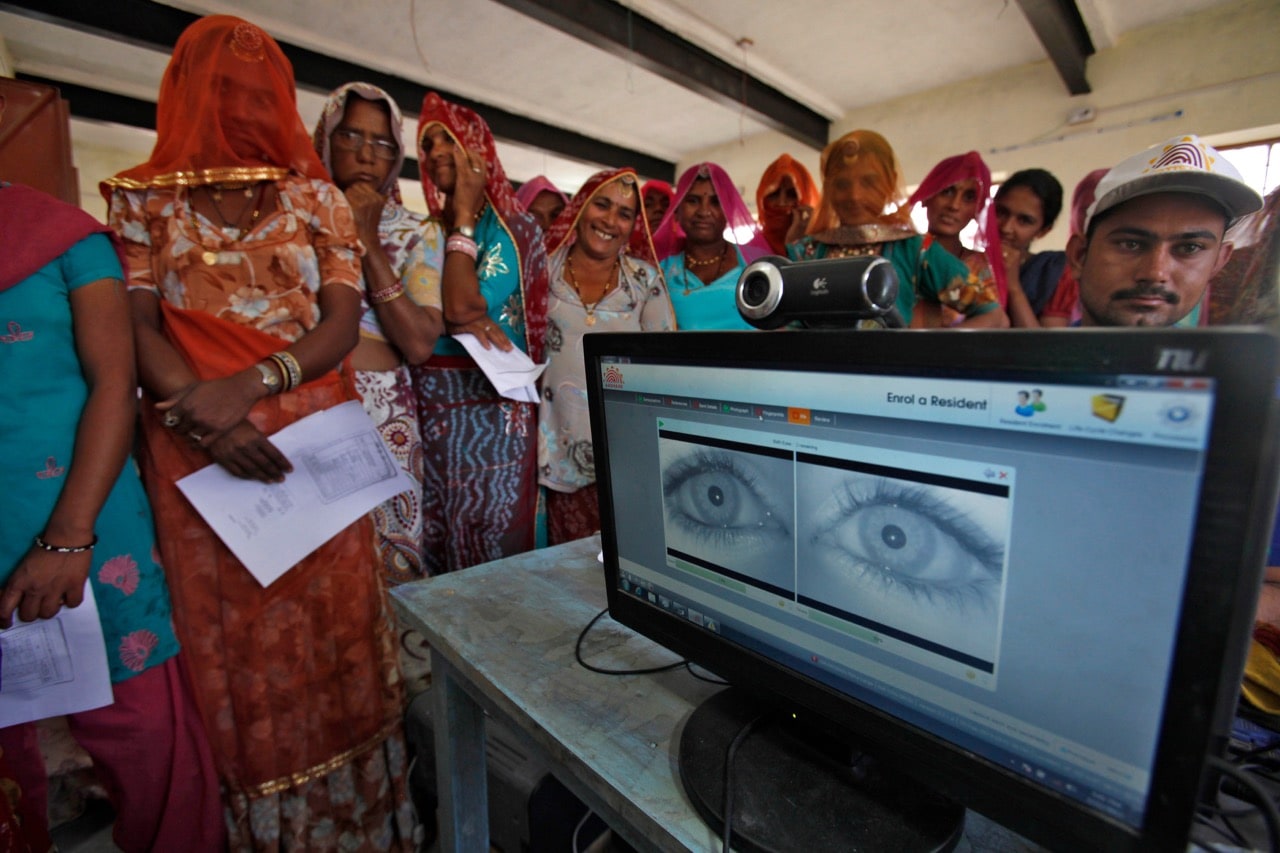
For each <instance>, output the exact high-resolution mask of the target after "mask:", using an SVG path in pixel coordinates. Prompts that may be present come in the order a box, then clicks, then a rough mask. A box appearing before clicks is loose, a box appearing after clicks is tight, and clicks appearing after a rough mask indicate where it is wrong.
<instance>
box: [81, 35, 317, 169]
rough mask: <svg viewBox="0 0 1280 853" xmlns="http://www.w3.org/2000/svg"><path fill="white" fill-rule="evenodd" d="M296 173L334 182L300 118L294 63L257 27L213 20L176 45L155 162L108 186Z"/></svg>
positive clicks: (163, 92)
mask: <svg viewBox="0 0 1280 853" xmlns="http://www.w3.org/2000/svg"><path fill="white" fill-rule="evenodd" d="M290 172H292V173H294V174H297V175H302V176H304V177H308V178H318V179H322V180H328V173H326V172H325V170H324V166H322V165H321V164H320V159H319V157H317V156H316V152H315V149H314V148H313V147H312V145H311V139H310V137H309V135H308V134H307V130H306V128H305V127H303V125H302V119H301V117H299V115H298V107H297V93H296V90H295V87H294V82H293V68H292V66H291V65H290V64H289V60H288V59H286V58H285V55H284V53H282V52H281V50H280V46H279V45H277V44H276V43H275V41H274V40H273V39H272V38H271V36H269V35H267V34H266V33H265V32H263V31H262V29H261V28H259V27H257V26H255V25H254V24H251V23H249V22H248V21H244V20H241V19H240V18H235V17H232V16H230V15H210V16H209V17H206V18H201V19H200V20H198V21H196V22H195V23H193V24H192V25H191V26H189V27H187V29H186V30H185V31H184V32H183V33H182V35H181V36H179V38H178V43H177V44H176V45H174V48H173V57H172V58H171V59H170V60H169V66H168V68H166V69H165V72H164V78H163V80H162V81H161V82H160V98H159V100H158V101H157V103H156V145H155V148H154V149H152V151H151V158H150V159H149V160H147V162H145V163H143V164H141V165H139V166H135V167H133V168H132V169H127V170H125V171H123V172H121V173H120V174H118V175H116V176H115V177H114V178H111V179H109V180H107V181H104V182H103V185H102V189H103V192H104V194H107V193H110V191H111V189H112V188H113V187H125V188H141V187H165V186H199V185H201V184H209V183H216V182H222V181H260V180H275V179H278V178H281V177H284V175H286V174H288V173H290Z"/></svg>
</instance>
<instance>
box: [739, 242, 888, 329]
mask: <svg viewBox="0 0 1280 853" xmlns="http://www.w3.org/2000/svg"><path fill="white" fill-rule="evenodd" d="M897 298H898V274H897V273H896V272H895V271H894V269H893V264H891V263H889V262H888V261H887V260H885V259H884V258H882V257H880V256H879V255H862V256H859V257H854V258H824V259H822V260H817V261H789V260H787V259H786V258H782V257H778V256H777V255H767V256H765V257H763V258H760V259H759V260H758V261H756V262H755V263H753V264H750V265H749V266H748V267H747V268H746V269H745V270H743V271H742V275H741V276H739V278H738V289H737V303H738V313H739V314H741V315H742V319H744V320H746V321H747V322H748V323H750V324H751V325H753V326H755V327H756V328H757V329H777V328H779V327H781V326H784V325H786V324H788V323H796V322H798V323H800V324H802V325H804V326H806V327H808V328H824V327H826V328H846V329H847V328H852V327H855V326H857V325H858V324H859V323H860V322H861V321H864V320H874V321H877V322H878V323H879V324H881V325H884V326H888V327H891V328H896V327H901V326H902V325H904V324H903V322H902V316H901V315H900V314H899V313H898V311H897V310H896V307H895V306H896V301H897Z"/></svg>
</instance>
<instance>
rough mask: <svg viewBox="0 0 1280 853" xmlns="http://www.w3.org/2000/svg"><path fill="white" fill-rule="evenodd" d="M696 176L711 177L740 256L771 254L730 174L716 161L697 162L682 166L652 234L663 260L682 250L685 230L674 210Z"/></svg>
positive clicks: (748, 260) (678, 206)
mask: <svg viewBox="0 0 1280 853" xmlns="http://www.w3.org/2000/svg"><path fill="white" fill-rule="evenodd" d="M699 178H706V179H707V180H709V181H711V186H712V188H714V189H715V191H716V197H717V198H719V199H720V209H721V210H723V211H724V218H725V223H726V225H727V227H728V229H729V231H730V232H732V234H733V237H732V239H731V240H730V242H731V243H736V244H737V245H738V249H739V250H740V251H741V252H742V257H743V259H744V260H745V261H746V262H747V263H751V262H752V261H754V260H756V259H757V258H760V257H763V256H764V255H769V254H772V253H773V250H772V249H770V248H769V241H767V240H766V239H765V238H764V234H762V233H761V232H760V225H759V224H758V223H757V222H756V218H755V217H754V216H752V215H751V211H750V210H749V209H748V208H747V204H746V202H744V201H743V200H742V196H741V195H739V194H738V188H737V187H735V186H734V185H733V181H731V180H730V179H729V174H728V173H727V172H725V170H724V169H722V168H720V167H719V166H717V165H716V164H715V163H697V164H695V165H693V166H690V167H689V168H688V169H685V171H684V174H683V175H681V176H680V180H679V182H678V183H677V184H676V192H675V197H674V198H673V199H672V200H671V207H669V208H667V215H666V216H664V217H662V224H661V225H659V226H658V230H657V231H655V232H654V234H653V245H654V248H655V249H656V250H657V252H658V258H659V259H662V260H665V259H667V258H669V257H671V256H672V255H677V254H679V253H680V252H683V251H684V240H685V234H684V229H683V228H681V227H680V223H679V222H677V221H676V220H677V219H678V216H677V214H678V213H679V211H680V203H681V202H683V201H684V197H685V196H686V195H688V194H689V188H690V187H692V186H693V182H694V181H696V180H698V179H699Z"/></svg>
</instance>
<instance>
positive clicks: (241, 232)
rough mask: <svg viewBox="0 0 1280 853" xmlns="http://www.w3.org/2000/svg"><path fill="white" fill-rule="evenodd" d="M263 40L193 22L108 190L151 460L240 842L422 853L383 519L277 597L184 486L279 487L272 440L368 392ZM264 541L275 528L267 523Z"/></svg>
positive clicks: (338, 220)
mask: <svg viewBox="0 0 1280 853" xmlns="http://www.w3.org/2000/svg"><path fill="white" fill-rule="evenodd" d="M294 91H295V90H294V82H293V72H292V69H291V68H290V66H289V63H288V60H286V59H285V57H284V55H283V54H282V53H281V52H280V49H279V47H278V46H277V45H276V44H275V42H273V41H272V40H271V38H270V37H269V36H267V35H266V33H264V32H263V31H262V30H260V29H259V28H258V27H256V26H254V25H252V24H249V23H247V22H245V21H242V20H240V19H238V18H233V17H229V16H213V17H208V18H203V19H201V20H199V21H197V22H196V23H194V24H192V25H191V26H190V27H189V28H188V29H187V31H186V32H184V33H183V35H182V37H181V38H179V40H178V43H177V45H176V46H175V48H174V53H173V57H172V59H171V61H170V63H169V67H168V69H167V70H166V71H165V76H164V79H163V81H162V83H161V87H160V98H159V102H158V104H157V110H156V112H157V120H158V127H157V131H158V136H157V140H156V146H155V149H154V150H153V151H152V154H151V158H150V160H148V161H147V162H146V163H143V164H141V165H140V166H137V167H135V168H133V169H129V170H127V171H125V172H121V173H120V174H118V175H116V176H115V177H114V178H112V179H110V180H108V181H106V182H104V184H103V192H104V194H105V195H106V196H107V197H108V199H109V201H110V218H111V223H112V224H113V226H114V227H115V228H116V229H117V231H118V232H119V233H120V234H121V236H122V237H123V238H124V241H125V247H126V254H127V259H128V262H129V263H128V266H129V270H128V276H129V285H130V299H131V302H132V305H133V314H134V329H135V334H136V337H137V353H138V375H139V379H140V381H141V384H142V387H143V390H144V391H145V392H146V393H145V396H144V398H143V402H142V429H143V442H142V448H141V462H142V467H143V475H144V479H145V482H146V485H147V490H148V492H149V494H150V496H151V500H152V504H153V506H154V508H155V515H156V527H157V532H158V539H159V544H160V551H161V554H162V555H163V558H164V559H163V562H164V565H165V570H166V573H167V575H168V578H169V584H170V588H171V590H172V594H173V595H172V597H173V611H174V622H175V625H176V627H177V630H178V634H179V637H180V639H181V640H182V643H183V646H184V651H185V662H186V664H187V666H188V667H189V668H190V671H191V676H192V684H193V685H194V687H195V692H196V698H197V704H198V705H199V707H200V712H201V716H202V717H203V719H204V722H205V726H206V728H207V729H208V734H209V740H210V742H211V744H212V746H213V752H214V761H215V764H216V766H217V768H218V772H219V776H220V777H221V780H222V784H223V788H224V796H225V806H226V810H227V825H228V830H229V833H230V838H229V841H230V846H231V847H232V849H244V850H248V849H264V848H272V849H275V848H281V849H284V848H288V849H303V848H305V849H309V850H328V849H344V850H345V849H360V850H383V849H406V850H407V849H410V848H411V846H412V844H411V835H412V831H413V827H412V813H411V809H410V808H409V805H408V799H407V795H406V791H405V764H404V743H403V735H402V731H401V723H400V715H401V712H402V687H401V683H400V678H399V673H398V672H397V670H396V649H395V635H394V632H393V631H392V629H391V624H390V621H389V613H388V609H387V601H386V596H385V593H384V590H383V588H382V586H381V583H380V580H379V577H378V574H377V572H376V568H375V562H374V558H373V552H372V548H373V535H372V531H371V528H370V526H369V522H368V519H367V517H365V518H362V519H361V520H360V521H359V522H357V523H355V524H353V525H351V526H350V527H348V528H347V529H346V530H344V531H342V532H341V533H339V534H338V535H337V536H335V537H334V538H333V539H331V540H329V541H328V542H327V543H326V544H325V545H323V546H322V547H321V548H319V549H318V550H317V551H315V552H313V553H312V554H311V555H310V556H308V557H306V558H305V559H303V560H302V561H301V562H300V563H298V564H297V565H295V566H294V567H293V568H292V569H290V570H289V571H288V573H286V574H285V575H284V576H283V577H281V578H280V579H279V580H277V581H275V582H274V583H272V584H271V585H270V586H268V587H266V588H263V586H262V585H261V584H260V583H259V582H258V581H257V580H256V579H255V578H254V577H253V576H252V575H250V574H249V572H248V571H247V570H246V569H245V568H244V566H243V565H242V564H241V563H240V562H239V561H238V560H237V559H236V558H235V557H234V556H233V555H232V554H231V552H230V551H229V550H227V548H226V547H225V546H224V545H223V544H222V543H221V541H220V540H219V539H218V537H217V536H216V535H214V534H213V533H212V532H211V531H210V529H209V527H208V526H207V525H206V524H205V522H204V521H203V520H202V519H201V518H200V516H199V515H197V514H196V512H195V511H194V510H193V509H192V508H191V506H190V504H188V503H187V501H186V499H185V498H184V497H183V496H182V495H181V494H180V493H179V492H178V490H177V487H176V486H175V482H176V481H177V480H178V479H180V478H181V477H183V476H185V475H186V474H188V473H190V472H192V471H195V470H197V469H199V468H203V467H205V466H207V465H209V464H210V463H211V462H212V463H217V464H219V465H222V466H223V467H224V468H225V469H226V470H227V471H229V472H230V473H232V474H234V475H235V476H237V477H242V478H247V479H255V480H260V481H262V482H268V483H269V482H279V481H281V480H283V479H284V476H285V474H286V473H288V472H289V470H291V465H290V462H289V460H288V459H287V458H285V456H284V455H283V454H282V453H281V452H280V451H279V450H278V449H277V448H276V447H275V446H274V445H273V444H272V443H271V440H270V438H269V436H270V435H271V434H272V433H274V432H276V431H277V430H279V429H281V428H282V427H284V426H287V425H288V424H290V423H293V422H295V421H297V420H299V419H300V418H303V417H305V416H307V415H309V414H312V413H314V412H318V411H320V410H322V409H326V408H329V407H331V406H334V405H337V404H339V403H341V402H344V401H346V400H352V399H355V394H354V390H353V387H352V384H351V380H350V377H349V375H345V374H341V373H339V372H338V371H337V370H336V368H337V367H338V365H339V362H340V361H341V360H342V358H343V357H344V356H345V355H346V354H347V353H348V352H349V351H350V350H351V348H352V347H353V345H354V344H355V342H356V336H357V323H358V321H359V316H360V291H359V287H360V267H359V257H360V254H361V252H362V249H361V246H360V243H359V241H358V239H357V236H356V230H355V226H354V223H353V221H352V217H351V209H350V207H349V206H348V205H347V202H346V200H345V199H344V198H343V196H342V193H341V192H339V191H338V190H337V188H336V187H334V186H333V185H332V184H330V183H329V182H328V176H327V175H326V173H325V171H324V168H323V167H322V166H321V165H320V161H319V159H318V158H317V157H316V153H315V150H314V149H313V148H312V146H311V143H310V140H309V138H308V135H307V132H306V130H305V129H304V128H303V126H302V122H301V119H300V118H299V117H298V114H297V110H296V106H295V101H294V98H295V94H294ZM268 534H269V531H268Z"/></svg>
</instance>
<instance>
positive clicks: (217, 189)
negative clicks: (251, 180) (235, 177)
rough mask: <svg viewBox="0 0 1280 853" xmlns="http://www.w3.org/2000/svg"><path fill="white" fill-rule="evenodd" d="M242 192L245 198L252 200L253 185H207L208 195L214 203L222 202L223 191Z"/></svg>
mask: <svg viewBox="0 0 1280 853" xmlns="http://www.w3.org/2000/svg"><path fill="white" fill-rule="evenodd" d="M238 190H244V197H245V198H253V184H209V195H210V196H212V197H213V200H214V201H215V202H219V201H222V193H223V191H227V192H236V191H238Z"/></svg>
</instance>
